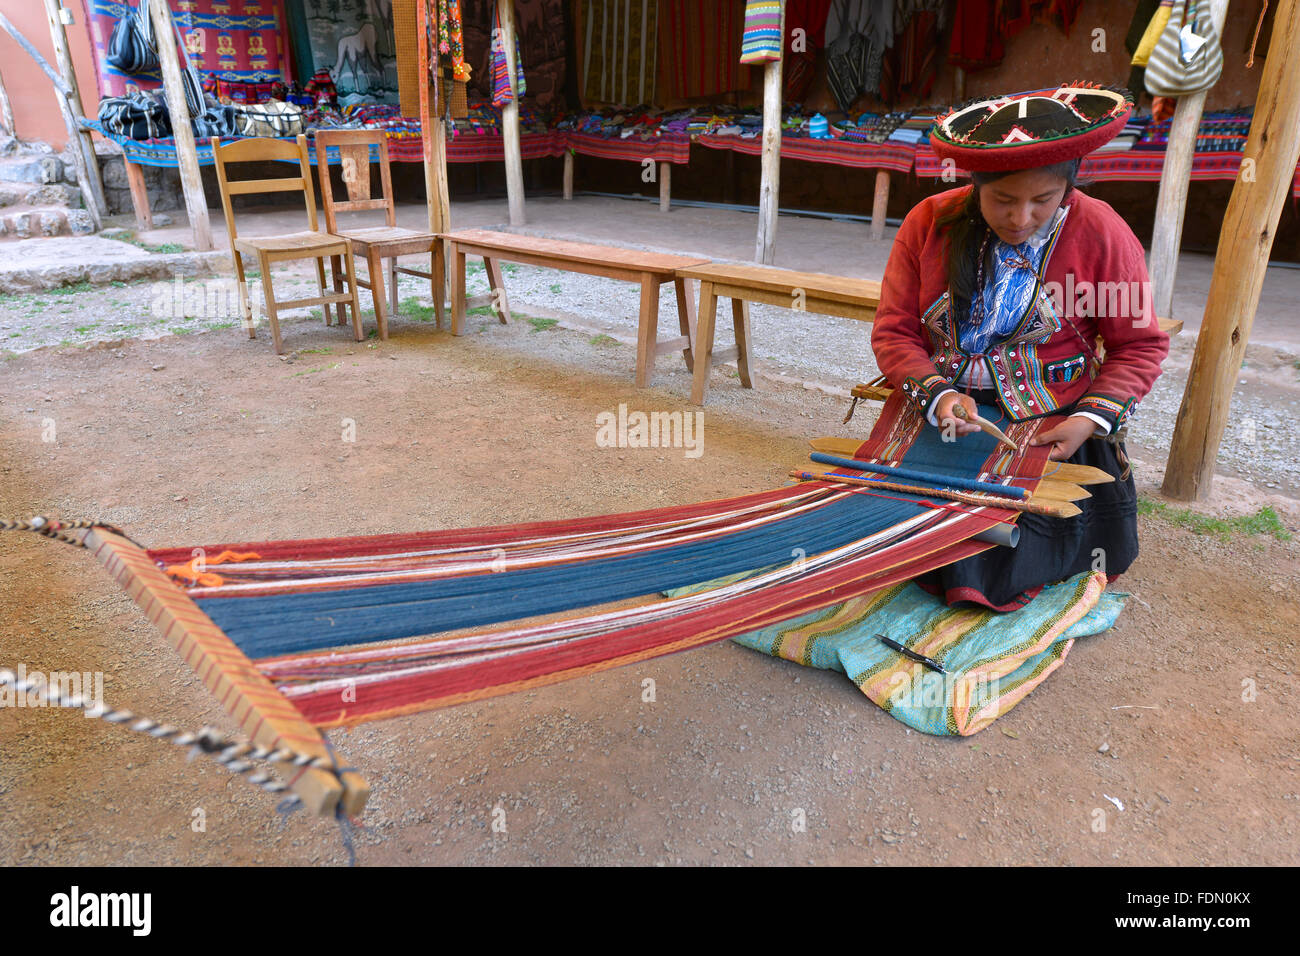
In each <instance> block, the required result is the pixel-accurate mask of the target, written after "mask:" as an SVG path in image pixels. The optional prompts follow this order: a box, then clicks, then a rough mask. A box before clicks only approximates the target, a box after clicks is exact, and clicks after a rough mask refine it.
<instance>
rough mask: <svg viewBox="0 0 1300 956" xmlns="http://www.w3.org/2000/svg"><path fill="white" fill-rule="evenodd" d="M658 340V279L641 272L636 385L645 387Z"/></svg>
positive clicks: (651, 373)
mask: <svg viewBox="0 0 1300 956" xmlns="http://www.w3.org/2000/svg"><path fill="white" fill-rule="evenodd" d="M658 341H659V279H658V277H657V276H655V275H654V274H653V273H651V272H643V273H641V312H640V315H639V317H638V322H637V337H636V385H637V388H645V387H646V386H648V385H649V384H650V377H651V376H652V375H654V371H655V346H656V345H657V344H658Z"/></svg>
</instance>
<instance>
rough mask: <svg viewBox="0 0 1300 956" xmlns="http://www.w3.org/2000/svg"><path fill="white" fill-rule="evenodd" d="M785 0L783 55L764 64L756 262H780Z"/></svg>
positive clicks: (782, 34)
mask: <svg viewBox="0 0 1300 956" xmlns="http://www.w3.org/2000/svg"><path fill="white" fill-rule="evenodd" d="M785 43H786V40H785V0H781V56H780V57H779V58H778V59H775V60H772V61H771V62H769V63H767V64H766V65H764V67H763V156H762V180H761V181H760V184H759V188H758V238H757V240H756V241H755V243H754V261H755V262H758V263H762V264H763V265H765V266H770V265H771V264H772V263H773V262H774V261H776V219H777V210H778V208H779V207H780V205H781V66H782V64H783V63H784V61H785Z"/></svg>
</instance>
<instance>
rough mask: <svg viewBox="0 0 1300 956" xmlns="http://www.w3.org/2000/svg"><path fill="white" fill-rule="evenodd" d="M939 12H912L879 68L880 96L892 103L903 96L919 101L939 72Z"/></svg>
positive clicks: (926, 94) (927, 94)
mask: <svg viewBox="0 0 1300 956" xmlns="http://www.w3.org/2000/svg"><path fill="white" fill-rule="evenodd" d="M940 28H941V24H940V15H939V14H938V13H936V12H934V11H932V10H923V11H921V12H919V13H915V14H913V15H912V18H911V19H910V20H908V21H907V26H906V27H905V28H904V29H903V32H902V33H901V34H899V36H898V38H897V40H895V42H894V47H893V49H891V50H890V51H889V52H888V53H887V54H886V55H885V59H884V63H883V65H882V68H881V80H880V97H881V99H883V100H884V101H885V102H886V103H889V104H890V105H893V104H895V103H898V102H899V101H901V100H902V99H903V98H904V97H905V96H910V97H912V98H914V99H916V100H918V101H923V100H925V99H926V98H927V97H929V95H930V88H931V87H932V86H933V85H934V79H935V77H936V76H938V74H939V31H940Z"/></svg>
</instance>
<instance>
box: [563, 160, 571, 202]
mask: <svg viewBox="0 0 1300 956" xmlns="http://www.w3.org/2000/svg"><path fill="white" fill-rule="evenodd" d="M564 198H565V199H572V198H573V150H572V148H570V149H566V150H565V151H564Z"/></svg>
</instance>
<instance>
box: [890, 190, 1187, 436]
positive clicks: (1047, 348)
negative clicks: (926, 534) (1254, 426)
mask: <svg viewBox="0 0 1300 956" xmlns="http://www.w3.org/2000/svg"><path fill="white" fill-rule="evenodd" d="M971 188H972V187H970V186H965V187H962V188H959V189H952V190H949V191H947V192H944V193H940V194H939V195H937V196H931V197H929V198H927V199H925V200H922V201H921V202H920V203H919V204H917V205H916V206H915V207H914V208H913V209H912V211H911V212H909V213H908V214H907V217H906V218H905V219H904V220H903V224H902V226H901V227H900V228H899V230H898V235H897V237H896V238H895V239H894V246H893V249H892V251H891V252H890V254H889V264H888V266H887V267H886V268H885V276H884V281H883V282H882V283H881V291H880V306H879V308H877V309H876V318H875V324H874V326H873V328H872V332H871V346H872V349H873V350H874V351H875V353H876V362H877V364H878V365H879V366H880V370H881V371H882V372H884V373H885V375H886V376H887V377H888V378H889V380H890V382H892V383H893V384H894V386H895V387H897V388H901V389H903V391H904V392H905V393H906V394H907V395H908V396H909V397H910V398H911V399H912V400H913V401H915V402H916V403H917V404H919V405H920V406H921V408H922V409H923V410H928V409H929V407H930V403H931V401H932V400H933V399H934V397H935V396H937V395H938V394H939V393H940V392H942V391H943V390H944V389H946V388H951V387H952V385H951V383H952V382H953V381H954V380H955V379H956V378H957V377H958V376H959V375H960V374H961V372H962V371H963V370H964V368H965V366H966V365H967V364H968V363H970V362H972V361H974V362H981V363H983V364H984V366H985V369H986V371H987V372H988V374H989V375H990V376H991V379H989V380H991V381H994V382H997V384H998V400H999V402H1000V403H1001V405H1002V407H1003V409H1004V410H1005V411H1006V413H1007V414H1008V415H1009V416H1010V417H1011V418H1012V419H1013V420H1016V421H1020V420H1023V419H1026V418H1034V417H1036V416H1039V415H1046V414H1050V413H1053V412H1060V411H1068V412H1088V413H1090V414H1092V415H1096V416H1098V417H1100V418H1102V419H1104V420H1105V421H1106V422H1108V423H1109V424H1110V427H1111V430H1112V431H1114V430H1115V429H1117V428H1119V427H1120V426H1122V425H1123V424H1124V421H1125V420H1126V419H1127V418H1128V416H1129V415H1130V414H1131V413H1132V411H1133V407H1134V406H1135V405H1136V404H1137V403H1138V401H1139V400H1141V399H1142V398H1143V397H1144V396H1145V395H1146V393H1147V392H1148V391H1150V390H1151V386H1152V385H1153V384H1154V383H1155V380H1156V378H1157V377H1158V376H1159V375H1160V363H1161V362H1163V361H1164V358H1165V356H1166V355H1167V354H1168V352H1169V336H1168V334H1166V333H1165V332H1162V331H1161V330H1160V327H1159V325H1158V324H1157V323H1156V318H1155V307H1154V305H1153V303H1152V301H1151V286H1150V281H1149V279H1148V277H1147V270H1146V263H1145V261H1144V259H1143V252H1142V245H1141V243H1139V242H1138V240H1137V237H1136V236H1134V235H1133V231H1132V230H1131V229H1129V227H1128V226H1127V225H1126V224H1125V222H1124V220H1122V219H1121V218H1120V217H1119V215H1118V214H1117V213H1116V212H1115V210H1114V209H1112V208H1111V207H1110V206H1109V205H1108V204H1106V203H1104V202H1102V201H1101V200H1100V199H1093V198H1092V197H1091V196H1086V195H1084V194H1083V193H1081V192H1079V191H1078V190H1073V191H1072V192H1071V194H1070V198H1069V199H1068V200H1067V201H1066V203H1065V206H1066V207H1067V208H1068V212H1067V213H1066V216H1065V219H1064V220H1063V222H1062V223H1061V225H1060V228H1059V230H1058V232H1057V234H1056V236H1055V237H1054V238H1053V239H1051V240H1050V241H1049V245H1048V248H1047V250H1046V252H1045V254H1044V258H1043V271H1042V273H1041V274H1040V277H1039V280H1040V281H1039V290H1038V294H1037V295H1036V296H1035V304H1034V305H1032V306H1031V307H1030V309H1029V311H1028V312H1027V313H1026V314H1025V316H1024V317H1023V319H1022V321H1021V322H1020V324H1019V325H1018V326H1017V328H1016V330H1015V332H1013V333H1012V334H1011V336H1010V337H1009V338H1008V339H1006V340H1005V341H1003V342H1002V343H999V344H998V345H996V346H993V347H991V348H990V350H989V352H988V353H987V354H986V355H977V356H972V355H971V354H970V353H968V352H966V351H964V350H963V349H962V348H961V346H960V342H959V338H958V334H957V329H956V326H955V324H954V322H953V320H952V316H951V315H950V314H949V309H948V301H949V294H948V278H947V276H948V256H947V250H946V236H945V233H944V232H943V231H942V230H941V229H940V227H938V226H937V225H936V224H935V220H936V219H937V218H938V217H940V216H942V215H943V214H944V213H945V212H946V211H947V210H949V209H951V208H953V204H954V203H956V204H961V203H964V202H965V201H966V197H967V195H968V194H969V193H970V190H971ZM1098 336H1100V338H1101V341H1102V343H1103V344H1104V346H1105V357H1104V360H1101V361H1098V358H1097V352H1096V348H1097V346H1096V341H1097V338H1098Z"/></svg>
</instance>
